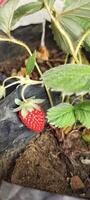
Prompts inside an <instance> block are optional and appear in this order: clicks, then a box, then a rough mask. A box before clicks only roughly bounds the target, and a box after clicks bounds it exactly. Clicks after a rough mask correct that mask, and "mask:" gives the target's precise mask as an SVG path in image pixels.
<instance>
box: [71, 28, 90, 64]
mask: <svg viewBox="0 0 90 200" xmlns="http://www.w3.org/2000/svg"><path fill="white" fill-rule="evenodd" d="M89 34H90V29H89V30H87V31H86V32H85V33H84V34H83V36H82V37H81V39H80V41H79V42H78V44H77V47H76V50H75V56H77V54H78V52H79V49H80V47H81V45H82V43H83V42H84V40H85V39H86V37H87V36H88V35H89ZM73 62H74V60H73Z"/></svg>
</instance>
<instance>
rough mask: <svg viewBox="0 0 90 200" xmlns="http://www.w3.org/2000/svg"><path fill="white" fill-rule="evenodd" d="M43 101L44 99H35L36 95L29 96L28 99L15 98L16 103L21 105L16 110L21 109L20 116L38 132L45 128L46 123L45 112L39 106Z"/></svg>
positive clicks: (24, 122)
mask: <svg viewBox="0 0 90 200" xmlns="http://www.w3.org/2000/svg"><path fill="white" fill-rule="evenodd" d="M43 101H44V100H43V99H35V97H32V98H28V99H27V100H26V101H21V100H20V99H15V103H16V104H17V105H18V106H19V107H17V108H16V109H14V111H15V112H18V111H19V113H18V116H19V118H20V119H21V121H22V122H23V124H24V125H25V126H26V127H27V128H29V129H32V130H33V131H35V132H37V133H39V132H41V131H42V130H43V129H44V124H45V113H44V111H43V110H41V107H40V106H39V105H40V104H41V103H42V102H43Z"/></svg>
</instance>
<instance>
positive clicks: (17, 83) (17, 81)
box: [5, 81, 21, 89]
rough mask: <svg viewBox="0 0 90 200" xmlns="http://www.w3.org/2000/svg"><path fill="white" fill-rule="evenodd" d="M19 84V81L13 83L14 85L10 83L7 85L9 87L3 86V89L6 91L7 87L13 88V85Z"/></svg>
mask: <svg viewBox="0 0 90 200" xmlns="http://www.w3.org/2000/svg"><path fill="white" fill-rule="evenodd" d="M20 83H21V81H15V82H14V83H11V84H9V85H6V86H5V89H7V88H9V87H11V86H13V85H16V84H20Z"/></svg>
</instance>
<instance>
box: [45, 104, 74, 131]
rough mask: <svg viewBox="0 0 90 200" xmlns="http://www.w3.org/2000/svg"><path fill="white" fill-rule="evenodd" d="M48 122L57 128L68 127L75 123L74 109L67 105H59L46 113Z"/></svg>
mask: <svg viewBox="0 0 90 200" xmlns="http://www.w3.org/2000/svg"><path fill="white" fill-rule="evenodd" d="M47 118H48V122H49V123H50V124H51V125H54V126H55V127H58V128H66V127H70V126H72V125H73V124H74V123H75V116H74V107H73V106H72V105H71V104H69V103H61V104H59V105H57V106H55V107H52V108H50V109H49V110H48V112H47Z"/></svg>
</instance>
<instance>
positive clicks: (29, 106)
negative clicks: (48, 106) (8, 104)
mask: <svg viewBox="0 0 90 200" xmlns="http://www.w3.org/2000/svg"><path fill="white" fill-rule="evenodd" d="M43 102H44V99H35V97H31V98H28V99H26V101H25V102H24V101H21V100H20V99H18V98H16V99H15V104H16V105H18V107H17V108H16V109H14V110H13V112H18V111H21V114H22V116H23V117H25V116H26V115H27V113H28V112H31V111H32V110H33V109H40V104H42V103H43Z"/></svg>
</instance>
